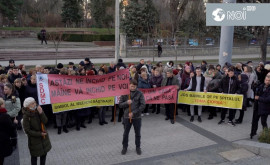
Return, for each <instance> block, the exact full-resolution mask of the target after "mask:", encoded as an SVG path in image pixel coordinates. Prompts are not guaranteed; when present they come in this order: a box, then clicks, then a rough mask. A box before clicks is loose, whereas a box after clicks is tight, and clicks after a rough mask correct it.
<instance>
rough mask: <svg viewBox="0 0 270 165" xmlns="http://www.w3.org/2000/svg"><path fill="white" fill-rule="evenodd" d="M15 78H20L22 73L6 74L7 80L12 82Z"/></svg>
mask: <svg viewBox="0 0 270 165" xmlns="http://www.w3.org/2000/svg"><path fill="white" fill-rule="evenodd" d="M17 78H22V75H21V74H18V75H15V74H13V73H12V74H11V75H9V76H8V81H9V82H10V83H11V84H13V83H14V81H15V80H16V79H17Z"/></svg>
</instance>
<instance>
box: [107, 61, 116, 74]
mask: <svg viewBox="0 0 270 165" xmlns="http://www.w3.org/2000/svg"><path fill="white" fill-rule="evenodd" d="M115 70H116V66H115V63H114V61H112V62H111V63H110V66H109V70H108V73H113V72H115Z"/></svg>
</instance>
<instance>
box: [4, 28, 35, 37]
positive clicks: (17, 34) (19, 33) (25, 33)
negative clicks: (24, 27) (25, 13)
mask: <svg viewBox="0 0 270 165" xmlns="http://www.w3.org/2000/svg"><path fill="white" fill-rule="evenodd" d="M23 37H27V38H36V37H37V33H36V32H33V31H9V30H0V38H23Z"/></svg>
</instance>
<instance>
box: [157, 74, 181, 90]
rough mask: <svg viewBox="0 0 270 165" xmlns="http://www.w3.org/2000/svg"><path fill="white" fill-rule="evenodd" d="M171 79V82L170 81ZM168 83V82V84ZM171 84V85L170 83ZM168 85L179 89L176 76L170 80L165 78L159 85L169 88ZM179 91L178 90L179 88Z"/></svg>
mask: <svg viewBox="0 0 270 165" xmlns="http://www.w3.org/2000/svg"><path fill="white" fill-rule="evenodd" d="M170 79H171V81H170ZM168 81H169V82H168ZM170 82H171V83H170ZM169 85H176V86H178V87H180V85H179V81H178V79H177V78H176V76H173V77H171V78H168V77H165V78H164V79H163V80H162V83H161V86H169ZM179 89H180V88H179Z"/></svg>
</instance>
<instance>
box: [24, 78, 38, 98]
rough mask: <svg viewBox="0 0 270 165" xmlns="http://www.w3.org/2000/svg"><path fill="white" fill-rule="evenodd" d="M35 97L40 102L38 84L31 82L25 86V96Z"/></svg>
mask: <svg viewBox="0 0 270 165" xmlns="http://www.w3.org/2000/svg"><path fill="white" fill-rule="evenodd" d="M27 97H33V98H34V99H35V101H36V102H37V103H38V93H37V84H32V83H31V82H29V83H28V85H27V86H26V87H25V98H27Z"/></svg>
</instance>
